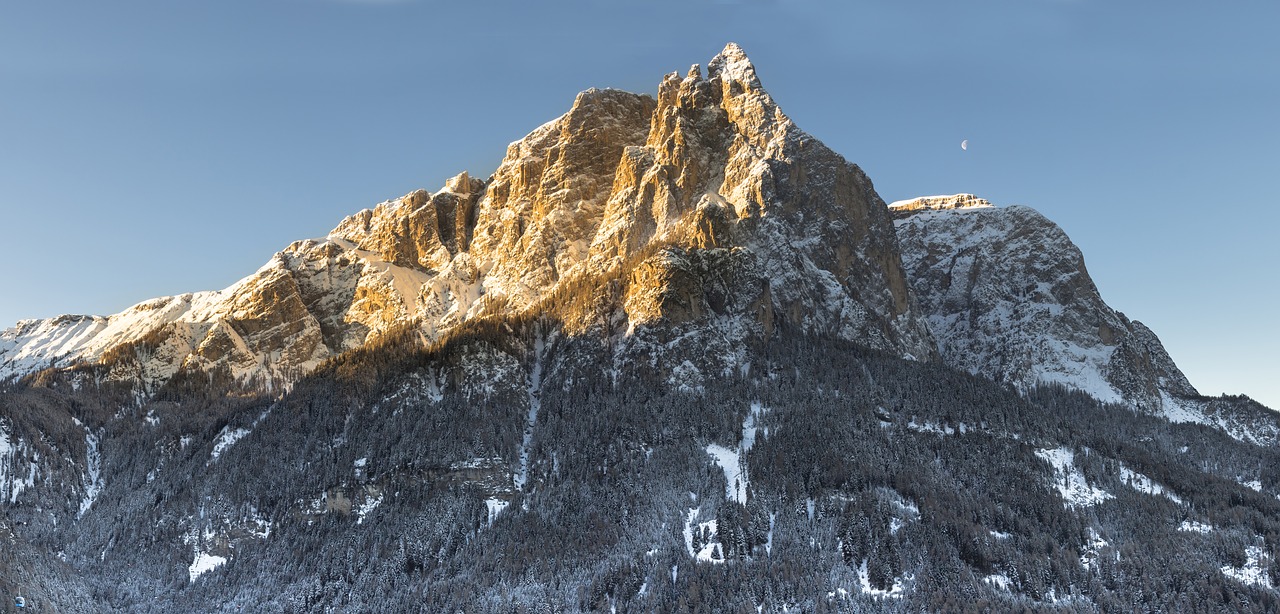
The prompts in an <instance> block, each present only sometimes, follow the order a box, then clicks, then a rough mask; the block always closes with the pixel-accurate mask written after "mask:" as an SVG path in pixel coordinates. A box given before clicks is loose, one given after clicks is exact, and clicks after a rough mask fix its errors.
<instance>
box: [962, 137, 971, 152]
mask: <svg viewBox="0 0 1280 614" xmlns="http://www.w3.org/2000/svg"><path fill="white" fill-rule="evenodd" d="M960 149H963V150H965V151H969V139H965V140H963V141H960Z"/></svg>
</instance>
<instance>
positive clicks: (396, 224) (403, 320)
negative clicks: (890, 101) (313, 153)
mask: <svg viewBox="0 0 1280 614" xmlns="http://www.w3.org/2000/svg"><path fill="white" fill-rule="evenodd" d="M606 277H607V278H609V279H616V280H621V283H622V284H623V285H624V286H625V288H622V289H621V291H620V292H614V293H613V294H611V295H610V296H612V297H613V298H611V299H609V300H610V301H612V303H613V309H617V310H620V313H621V314H622V317H623V318H624V321H617V319H616V318H613V319H607V320H605V321H604V324H601V320H600V319H599V318H597V317H595V315H592V314H596V313H597V312H599V311H600V309H601V308H602V307H601V306H600V305H586V304H583V303H582V302H581V301H579V302H574V301H562V302H560V303H557V304H554V305H553V304H549V303H547V299H548V297H550V296H552V295H553V294H555V293H556V292H557V291H560V290H566V289H572V288H577V289H581V288H587V289H589V288H592V287H595V286H596V285H598V283H600V280H603V279H604V278H606ZM591 294H592V293H591V292H586V293H585V295H591ZM597 294H598V293H597ZM560 295H561V296H578V295H584V293H583V292H577V294H575V293H574V292H568V291H565V292H560ZM593 300H594V299H593ZM597 302H598V301H597ZM146 305H148V307H147V308H146V309H143V306H141V305H140V306H138V307H134V308H132V309H130V310H128V311H126V312H124V313H122V314H117V315H115V316H111V317H109V318H87V319H86V318H79V319H76V318H71V319H65V320H61V321H53V320H48V321H40V322H27V323H23V325H22V326H20V327H18V328H15V329H10V330H8V331H5V332H4V336H3V338H2V339H0V365H3V366H0V368H2V369H4V371H3V373H4V374H14V373H20V372H23V371H24V370H29V369H31V368H34V367H36V366H39V365H44V364H47V363H48V362H49V361H52V360H62V361H69V360H75V359H83V360H90V361H93V360H98V359H100V358H101V357H103V356H104V355H108V356H110V357H113V358H116V359H120V358H122V357H128V358H129V360H131V361H135V362H137V363H138V365H137V366H138V367H139V370H137V371H132V372H135V373H142V374H145V377H147V378H148V379H151V380H155V381H162V380H164V379H166V378H167V377H170V376H172V375H173V373H175V372H176V371H177V370H178V369H179V368H182V367H187V368H195V369H207V368H213V367H219V366H226V367H228V368H230V369H231V370H232V372H233V373H234V374H235V375H236V376H237V377H240V378H242V379H245V378H271V379H276V380H285V381H288V380H291V379H293V378H295V377H297V376H299V375H301V374H303V373H305V372H307V371H308V370H310V369H311V368H313V367H314V366H316V365H317V364H319V362H320V361H322V360H323V359H324V358H326V357H328V356H332V355H334V354H336V353H339V352H342V351H344V350H347V349H351V348H354V347H358V346H360V345H362V344H364V343H367V342H369V341H371V340H373V339H376V338H378V337H380V336H382V335H384V334H386V333H387V332H388V331H391V330H393V329H397V328H400V327H403V326H407V325H408V326H415V327H417V328H419V329H420V331H421V333H422V335H423V336H424V338H426V339H434V338H439V336H440V335H442V334H444V333H446V332H447V331H449V330H450V329H452V328H454V327H456V326H457V325H459V324H461V323H463V322H465V321H467V320H469V319H473V318H476V317H481V316H483V315H485V314H486V313H498V312H501V313H507V314H510V313H513V312H520V311H524V310H528V309H531V308H536V309H540V310H543V311H546V312H548V315H550V316H552V317H557V318H560V319H562V320H564V321H566V325H567V326H569V327H570V329H571V330H577V329H582V328H584V327H587V326H596V325H604V326H606V328H609V329H610V331H613V332H618V331H621V330H624V329H625V330H634V329H635V327H636V326H641V327H643V326H646V325H648V326H656V325H659V324H681V323H696V322H699V321H703V320H706V319H707V318H709V317H713V316H714V317H716V318H736V319H739V320H741V322H739V324H741V326H737V327H736V330H740V331H743V332H742V333H741V334H748V335H749V334H769V333H770V332H771V331H773V330H774V329H775V327H778V326H786V327H792V328H795V329H798V330H804V331H808V332H813V333H820V334H828V335H833V336H838V337H842V338H846V339H850V340H855V341H859V342H862V343H864V344H866V345H868V346H871V347H875V348H879V349H884V350H887V351H891V352H894V353H896V354H899V355H909V356H914V357H917V358H921V359H928V358H931V357H932V356H934V355H935V351H934V347H935V345H934V342H933V341H932V339H931V337H930V335H929V332H928V330H927V328H926V326H925V324H924V322H923V320H922V319H921V318H920V317H919V316H918V313H917V309H916V307H915V304H914V299H913V298H912V296H911V292H910V290H909V288H908V284H907V282H906V277H905V276H904V274H903V270H902V266H901V262H900V258H899V255H898V251H897V239H896V237H895V235H894V232H893V227H892V225H891V223H890V220H889V215H888V213H887V212H886V209H885V205H884V202H883V201H882V200H881V199H880V197H879V196H877V195H876V193H875V190H874V189H873V188H872V185H871V182H870V180H868V179H867V177H866V175H865V174H863V172H862V171H861V170H860V169H859V168H858V167H857V166H855V165H853V164H850V163H849V162H847V161H845V160H844V159H843V158H842V157H840V156H839V155H838V154H836V153H835V152H833V151H831V150H830V149H828V148H827V147H825V146H824V145H822V143H820V142H818V141H817V140H816V139H814V138H813V137H811V136H809V135H807V134H805V133H804V132H802V131H801V130H799V129H798V128H797V127H796V126H795V125H794V124H793V123H792V122H791V120H790V119H789V118H787V116H786V115H784V114H783V113H782V111H781V110H780V109H779V108H778V106H777V105H776V104H775V103H774V102H773V99H772V98H771V97H770V96H769V94H768V93H767V92H765V90H764V89H763V88H762V87H761V85H760V80H759V79H758V78H757V76H756V72H755V68H754V67H753V66H752V64H751V62H750V61H749V60H748V59H747V57H746V55H745V54H744V53H743V52H742V50H741V49H740V48H739V47H737V46H736V45H733V44H730V45H729V46H727V47H726V48H725V50H724V51H723V52H721V53H720V54H719V55H717V56H716V57H715V58H713V59H712V60H711V62H710V64H709V65H708V70H707V74H706V75H705V76H704V75H703V73H702V70H701V68H700V67H698V66H697V65H695V66H694V67H693V68H692V69H691V70H690V71H689V72H688V74H687V75H686V76H685V77H683V78H681V77H679V76H678V75H677V74H675V73H672V74H670V75H668V76H667V77H666V78H665V79H663V81H662V83H661V84H660V85H659V87H658V95H657V98H656V99H654V98H653V97H650V96H647V95H641V94H631V93H627V92H621V91H615V90H588V91H586V92H583V93H581V94H579V95H578V97H577V99H576V100H575V101H574V104H573V107H572V108H571V109H570V110H569V112H568V113H566V114H565V115H563V116H561V117H559V118H557V119H555V120H553V121H551V122H548V123H547V124H544V125H543V126H541V127H539V128H538V129H536V130H534V131H533V132H532V133H530V134H529V135H528V136H526V137H525V138H524V139H521V140H520V141H517V142H515V143H512V144H511V146H510V147H509V148H508V150H507V155H506V158H505V159H504V160H503V161H502V164H501V165H500V166H499V168H498V169H497V171H495V172H494V174H493V175H492V176H491V177H489V179H487V180H484V181H481V180H478V179H474V178H472V177H471V176H469V175H468V174H467V173H462V174H460V175H458V176H457V177H454V178H453V179H451V180H449V182H448V183H447V184H446V186H445V187H444V188H443V189H442V190H440V191H439V192H437V193H434V194H432V193H429V192H427V191H425V190H418V191H415V192H413V193H410V194H408V195H406V196H404V197H402V198H399V199H396V200H393V201H388V202H384V203H382V204H379V205H378V206H377V207H375V208H373V209H371V210H364V211H361V212H359V213H357V214H355V215H353V216H351V217H348V218H347V219H345V220H343V221H342V222H341V223H340V224H339V225H338V226H337V227H336V228H335V229H334V230H333V232H331V233H330V234H329V236H328V237H326V238H324V239H316V240H307V241H300V242H297V243H294V244H293V245H290V246H289V247H288V248H286V249H285V250H284V251H282V252H280V253H279V254H277V255H276V256H275V257H274V258H273V259H272V260H271V261H270V262H269V263H267V264H266V265H265V266H264V267H263V268H262V269H261V270H259V271H258V272H257V273H255V274H254V275H252V276H250V277H248V278H245V279H244V280H242V281H240V282H238V283H237V284H236V285H234V286H232V287H231V288H228V289H226V290H223V291H220V292H209V293H199V294H193V295H184V296H181V297H170V298H165V299H157V300H155V301H149V302H148V303H147V304H146ZM588 312H590V314H589V313H588ZM575 327H576V329H575ZM606 332H609V331H606Z"/></svg>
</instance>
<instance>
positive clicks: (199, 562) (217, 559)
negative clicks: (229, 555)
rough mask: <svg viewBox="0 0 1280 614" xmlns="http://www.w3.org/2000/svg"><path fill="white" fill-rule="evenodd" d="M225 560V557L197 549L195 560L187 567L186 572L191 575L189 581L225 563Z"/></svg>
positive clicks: (193, 580)
mask: <svg viewBox="0 0 1280 614" xmlns="http://www.w3.org/2000/svg"><path fill="white" fill-rule="evenodd" d="M226 562H227V559H226V557H222V556H218V555H216V554H209V553H208V552H199V551H197V552H196V558H195V560H194V561H192V562H191V566H190V567H188V568H187V574H188V575H189V576H190V577H191V580H190V581H191V582H195V581H196V578H199V577H200V576H201V575H203V574H205V573H207V572H210V571H213V570H214V569H217V568H218V567H221V566H223V565H225V564H226Z"/></svg>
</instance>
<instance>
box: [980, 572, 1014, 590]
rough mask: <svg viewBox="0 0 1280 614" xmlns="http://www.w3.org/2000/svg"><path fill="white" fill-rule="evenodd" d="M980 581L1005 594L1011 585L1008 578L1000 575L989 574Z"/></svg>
mask: <svg viewBox="0 0 1280 614" xmlns="http://www.w3.org/2000/svg"><path fill="white" fill-rule="evenodd" d="M982 581H983V582H984V583H986V584H990V585H991V586H994V587H996V588H998V589H1000V590H1002V591H1005V592H1009V585H1010V584H1013V580H1010V579H1009V576H1006V575H1004V574H1002V573H994V574H991V575H989V576H986V577H984V578H983V579H982Z"/></svg>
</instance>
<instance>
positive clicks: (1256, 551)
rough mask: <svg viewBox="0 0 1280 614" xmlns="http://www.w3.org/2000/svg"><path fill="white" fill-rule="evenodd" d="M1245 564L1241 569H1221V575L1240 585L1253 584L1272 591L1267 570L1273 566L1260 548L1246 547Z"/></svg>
mask: <svg viewBox="0 0 1280 614" xmlns="http://www.w3.org/2000/svg"><path fill="white" fill-rule="evenodd" d="M1244 556H1245V563H1244V566H1243V567H1223V568H1222V575H1224V576H1227V577H1229V578H1233V579H1235V580H1238V581H1239V582H1241V583H1242V584H1255V585H1258V586H1261V587H1263V588H1270V589H1274V588H1276V586H1275V585H1274V584H1272V583H1271V576H1270V574H1268V573H1267V569H1268V568H1269V567H1270V566H1271V565H1274V564H1275V561H1272V560H1271V557H1269V556H1268V555H1267V553H1266V550H1264V549H1263V547H1262V546H1247V547H1245V549H1244Z"/></svg>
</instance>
